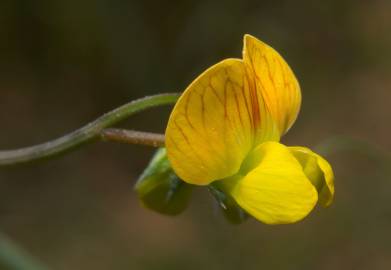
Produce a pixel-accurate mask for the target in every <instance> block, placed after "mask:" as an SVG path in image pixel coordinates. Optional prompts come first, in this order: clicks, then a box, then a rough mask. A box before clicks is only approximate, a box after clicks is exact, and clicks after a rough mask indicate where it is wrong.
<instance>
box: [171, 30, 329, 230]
mask: <svg viewBox="0 0 391 270" xmlns="http://www.w3.org/2000/svg"><path fill="white" fill-rule="evenodd" d="M300 104H301V93H300V86H299V84H298V82H297V79H296V77H295V75H294V74H293V72H292V70H291V69H290V67H289V66H288V64H287V63H286V62H285V60H284V59H283V58H282V57H281V56H280V55H279V54H278V53H277V52H276V51H275V50H274V49H273V48H271V47H269V46H268V45H266V44H265V43H263V42H261V41H259V40H258V39H256V38H255V37H253V36H250V35H245V36H244V48H243V59H226V60H223V61H221V62H219V63H217V64H216V65H214V66H212V67H210V68H209V69H207V70H206V71H205V72H204V73H202V74H201V75H200V76H199V77H198V78H197V79H195V80H194V81H193V82H192V83H191V84H190V86H189V87H188V88H187V89H186V90H185V92H184V93H183V95H182V96H181V97H180V99H179V100H178V102H177V103H176V105H175V107H174V109H173V111H172V113H171V116H170V119H169V122H168V125H167V130H166V147H167V152H168V158H169V160H170V162H171V165H172V167H173V169H174V171H175V172H176V173H177V174H178V176H179V177H180V178H182V179H183V180H184V181H186V182H187V183H190V184H195V185H209V184H211V185H213V186H214V187H218V188H219V189H221V190H223V191H224V192H225V193H227V194H229V195H230V196H231V197H232V198H233V199H234V200H235V201H236V202H237V203H238V205H240V207H241V208H243V209H244V210H245V211H246V212H247V213H248V214H250V215H252V216H253V217H255V218H256V219H258V220H260V221H262V222H264V223H267V224H282V223H293V222H296V221H298V220H301V219H302V218H304V217H305V216H306V215H308V213H309V212H310V211H311V210H312V209H313V208H314V206H315V204H316V202H317V201H319V203H320V204H321V205H323V206H328V205H329V204H330V203H331V202H332V200H333V195H334V183H333V180H334V176H333V171H332V169H331V166H330V165H329V164H328V162H327V161H326V160H325V159H323V158H322V157H320V156H319V155H317V154H315V153H314V152H312V151H311V150H309V149H308V148H305V147H287V146H284V145H282V144H280V143H279V142H278V141H279V140H280V137H281V136H282V135H284V134H285V133H286V132H287V131H288V129H289V128H290V127H291V126H292V124H293V123H294V121H295V120H296V117H297V114H298V112H299V109H300Z"/></svg>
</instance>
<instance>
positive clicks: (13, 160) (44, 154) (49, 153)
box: [0, 93, 179, 167]
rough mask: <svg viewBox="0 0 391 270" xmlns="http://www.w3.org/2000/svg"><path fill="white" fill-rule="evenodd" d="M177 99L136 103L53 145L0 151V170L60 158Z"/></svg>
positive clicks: (152, 98) (163, 96)
mask: <svg viewBox="0 0 391 270" xmlns="http://www.w3.org/2000/svg"><path fill="white" fill-rule="evenodd" d="M178 97H179V94H176V93H175V94H160V95H155V96H149V97H145V98H141V99H137V100H134V101H132V102H129V103H128V104H125V105H123V106H121V107H119V108H117V109H114V110H113V111H111V112H108V113H106V114H104V115H103V116H101V117H99V118H98V119H96V120H95V121H93V122H91V123H89V124H87V125H86V126H84V127H82V128H80V129H78V130H76V131H74V132H72V133H69V134H67V135H64V136H63V137H60V138H58V139H55V140H53V141H49V142H46V143H43V144H39V145H35V146H30V147H26V148H20V149H16V150H6V151H0V167H1V166H11V165H17V164H22V163H28V162H32V161H36V160H41V159H47V158H51V157H53V156H56V155H59V154H63V153H65V152H67V151H70V150H72V149H75V148H77V147H79V146H81V145H83V144H86V143H89V142H92V141H93V140H95V139H98V138H99V137H100V133H101V132H102V130H104V129H105V128H108V127H112V126H113V125H115V124H118V123H119V122H121V121H123V120H125V119H127V118H128V117H129V116H131V115H133V114H135V113H137V112H140V111H142V110H145V109H147V108H151V107H156V106H160V105H167V104H173V103H175V102H176V101H177V99H178Z"/></svg>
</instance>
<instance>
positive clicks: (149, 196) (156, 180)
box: [135, 148, 193, 215]
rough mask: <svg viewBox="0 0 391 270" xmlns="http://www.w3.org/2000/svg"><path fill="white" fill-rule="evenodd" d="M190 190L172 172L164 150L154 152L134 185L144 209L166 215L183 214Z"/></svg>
mask: <svg viewBox="0 0 391 270" xmlns="http://www.w3.org/2000/svg"><path fill="white" fill-rule="evenodd" d="M192 189H193V187H192V186H191V185H190V184H187V183H185V182H184V181H182V180H181V179H179V178H178V176H177V175H176V174H175V172H174V171H173V169H172V167H171V165H170V162H169V160H168V158H167V152H166V149H165V148H160V149H158V150H157V151H156V153H155V155H154V157H153V158H152V160H151V162H150V163H149V165H148V166H147V168H146V169H145V170H144V172H143V173H142V175H141V176H140V178H139V179H138V181H137V183H136V185H135V190H136V192H137V194H138V197H139V199H140V201H141V203H142V204H143V205H144V206H145V207H147V208H149V209H152V210H154V211H156V212H159V213H162V214H166V215H178V214H180V213H181V212H183V211H184V210H185V209H186V207H187V206H188V204H189V200H190V195H191V192H192Z"/></svg>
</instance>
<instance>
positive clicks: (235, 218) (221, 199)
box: [208, 184, 249, 224]
mask: <svg viewBox="0 0 391 270" xmlns="http://www.w3.org/2000/svg"><path fill="white" fill-rule="evenodd" d="M208 189H209V192H210V193H211V194H212V195H213V197H214V198H215V199H216V201H217V203H218V205H219V208H220V209H221V212H222V213H223V215H224V217H225V218H226V220H227V221H229V222H230V223H232V224H241V223H243V222H244V221H246V220H247V218H248V217H249V215H248V214H247V213H246V212H245V211H244V210H243V209H242V208H241V207H240V206H239V205H238V204H237V203H236V201H235V200H234V199H233V198H232V197H231V196H230V195H229V194H227V193H225V192H224V191H222V190H221V189H220V188H219V187H218V185H215V184H211V185H209V186H208Z"/></svg>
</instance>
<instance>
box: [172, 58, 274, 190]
mask: <svg viewBox="0 0 391 270" xmlns="http://www.w3.org/2000/svg"><path fill="white" fill-rule="evenodd" d="M278 139H279V135H278V130H277V127H276V125H275V123H274V121H273V120H272V118H271V116H270V114H269V113H266V111H265V106H264V103H263V100H262V98H261V96H260V94H259V93H258V92H257V91H256V89H255V88H254V83H253V81H252V80H251V78H250V79H249V78H248V74H247V73H246V70H245V66H244V64H243V61H242V60H240V59H227V60H224V61H222V62H220V63H218V64H216V65H214V66H212V67H211V68H209V69H208V70H206V71H205V72H204V73H202V74H201V75H200V76H199V77H198V78H197V79H196V80H195V81H194V82H193V83H191V85H190V86H189V87H188V88H187V89H186V90H185V92H184V93H183V95H182V96H181V97H180V99H179V100H178V102H177V103H176V105H175V107H174V109H173V111H172V113H171V115H170V119H169V121H168V125H167V129H166V147H167V152H168V157H169V160H170V162H171V164H172V166H173V168H174V170H175V172H176V173H177V174H178V176H179V177H180V178H181V179H183V180H184V181H186V182H188V183H191V184H197V185H206V184H209V183H210V182H212V181H214V180H217V179H222V178H225V177H228V176H231V175H233V174H235V173H236V172H237V171H238V170H239V168H240V165H241V163H242V161H243V159H244V158H245V157H246V155H247V154H248V152H249V151H250V149H251V148H252V147H253V145H254V144H255V143H258V142H259V141H265V140H278Z"/></svg>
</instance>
